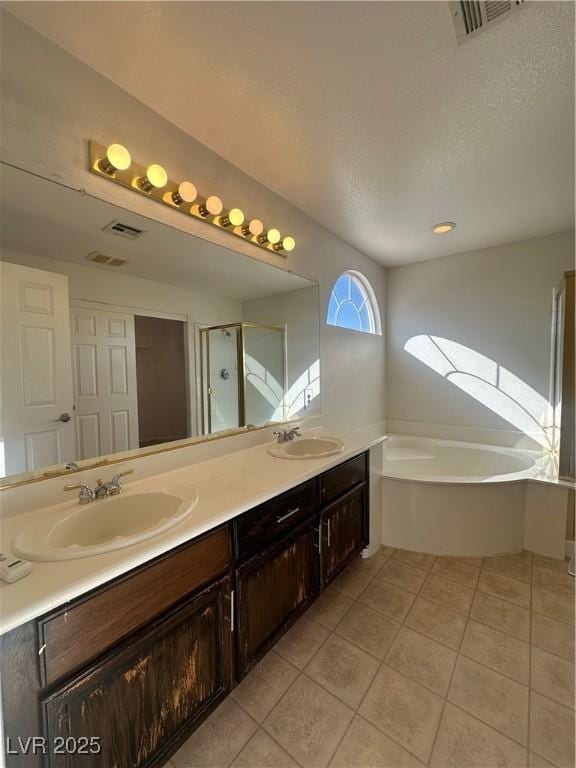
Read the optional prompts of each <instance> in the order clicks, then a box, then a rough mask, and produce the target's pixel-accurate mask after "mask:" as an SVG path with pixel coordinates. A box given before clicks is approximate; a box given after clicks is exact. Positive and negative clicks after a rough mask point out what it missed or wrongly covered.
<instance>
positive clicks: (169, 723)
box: [42, 579, 231, 768]
mask: <svg viewBox="0 0 576 768" xmlns="http://www.w3.org/2000/svg"><path fill="white" fill-rule="evenodd" d="M118 610H122V606H118ZM229 618H230V584H229V580H228V579H223V580H221V581H219V582H217V583H216V584H214V585H213V586H211V587H209V588H208V589H207V590H205V591H204V592H202V593H200V594H199V595H198V596H196V597H195V598H192V599H191V600H190V601H189V602H188V603H187V604H184V605H180V606H179V608H178V609H177V610H174V611H173V612H171V613H170V614H168V615H167V616H164V617H163V618H162V619H160V620H158V621H157V622H155V623H154V624H153V625H151V626H149V627H148V628H147V629H146V630H144V631H143V632H142V633H141V634H140V635H139V636H137V637H136V638H135V639H132V640H131V641H128V642H126V643H125V644H123V645H122V646H121V647H120V649H116V650H115V651H113V652H111V653H109V654H108V655H107V656H105V657H104V658H103V659H102V660H101V661H100V662H99V663H97V664H95V665H94V666H93V667H91V668H89V669H88V670H87V671H86V672H85V673H84V674H82V675H79V676H78V677H76V678H73V679H72V680H71V681H70V682H69V683H67V684H66V685H65V686H63V687H61V688H60V689H58V690H56V691H55V692H54V693H53V694H52V695H50V696H49V697H48V698H46V699H44V700H43V701H42V714H43V717H44V724H45V734H46V737H47V740H48V743H49V745H50V750H51V752H52V754H51V755H50V757H49V759H48V764H49V765H50V766H51V768H52V767H57V768H61V767H62V768H63V767H64V766H66V768H72V767H73V766H77V765H80V764H81V765H82V766H84V767H85V768H96V767H98V768H140V767H141V766H148V765H152V764H156V763H157V762H158V764H160V763H161V762H162V756H163V755H166V756H167V753H168V751H170V748H171V747H173V746H174V745H175V744H176V743H177V742H178V741H179V740H180V738H181V737H183V736H184V735H186V734H187V733H188V731H189V730H190V729H191V726H192V725H193V724H194V723H195V722H196V721H198V720H199V719H200V718H202V717H203V716H204V715H205V714H207V713H208V711H210V710H211V709H212V708H213V706H214V705H215V704H216V703H217V702H218V701H219V700H220V699H221V698H222V697H223V696H224V695H225V694H226V692H227V691H228V690H229V688H230V684H231V654H230V637H231V635H230V624H229ZM70 737H71V738H70ZM79 737H88V738H90V737H99V740H100V744H101V751H100V753H99V754H94V755H91V754H71V753H68V754H55V753H54V752H55V750H54V746H55V744H57V743H58V740H59V739H60V738H64V739H66V738H68V739H69V740H68V742H65V745H66V750H71V749H73V748H74V742H73V741H72V739H79ZM78 744H81V742H80V741H77V745H78ZM88 750H89V748H88Z"/></svg>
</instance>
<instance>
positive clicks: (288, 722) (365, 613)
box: [170, 548, 574, 768]
mask: <svg viewBox="0 0 576 768" xmlns="http://www.w3.org/2000/svg"><path fill="white" fill-rule="evenodd" d="M424 765H425V766H431V768H467V767H468V766H470V767H472V766H473V767H475V768H520V767H521V766H530V767H531V768H543V767H544V766H556V768H572V767H573V766H574V579H572V578H571V577H570V576H568V575H567V573H566V565H565V563H562V562H561V561H556V560H551V559H549V558H545V557H540V556H538V555H534V556H533V555H531V554H530V553H528V552H521V553H518V554H514V555H503V556H500V557H492V558H485V559H483V558H451V557H450V558H448V557H434V556H432V555H424V554H420V553H416V552H406V551H401V550H396V551H394V550H391V549H389V548H382V549H381V551H380V552H379V553H378V554H377V555H375V556H374V557H372V558H370V559H369V560H361V559H357V560H356V561H355V562H354V563H352V564H351V565H350V566H349V567H348V568H347V569H346V571H344V572H343V573H342V574H341V575H340V576H339V577H338V578H337V579H336V581H335V582H334V583H333V585H332V586H330V587H329V588H328V589H327V590H326V592H325V593H324V594H323V595H322V596H321V597H320V598H319V599H318V600H317V601H316V603H315V604H314V605H313V606H312V607H311V608H310V609H309V610H308V611H307V613H306V615H305V616H303V617H302V618H301V619H300V620H299V621H298V622H297V624H295V625H294V627H292V629H291V630H290V631H289V632H288V633H287V634H286V635H285V636H284V637H283V638H282V639H281V640H280V641H279V642H278V644H277V645H276V646H275V647H274V649H273V650H272V651H270V652H269V653H268V655H267V656H266V657H265V658H264V659H263V660H262V661H261V662H260V663H259V664H258V666H257V667H255V669H254V670H253V671H252V672H251V673H250V675H249V676H248V677H247V678H246V679H245V680H244V681H243V682H242V683H241V684H240V685H239V686H238V687H237V688H236V690H235V691H233V693H232V694H231V696H230V697H228V699H226V701H224V702H223V703H222V704H221V705H220V706H219V707H218V709H217V710H216V711H215V712H214V713H213V714H212V715H211V716H210V718H209V719H208V720H207V721H206V722H205V723H204V724H203V725H202V726H201V727H200V728H199V729H198V731H196V733H194V734H193V735H192V736H191V738H190V739H189V740H188V741H187V742H186V743H185V744H184V746H183V747H182V748H181V749H180V750H179V751H178V752H177V753H176V754H175V755H174V756H173V758H172V761H171V763H170V767H171V768H227V766H233V767H234V768H283V767H284V766H286V768H298V766H302V768H316V767H318V768H320V767H321V766H334V767H336V766H337V767H338V768H384V767H386V768H416V767H417V766H424Z"/></svg>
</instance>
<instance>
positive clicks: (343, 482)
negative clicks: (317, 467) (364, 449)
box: [320, 453, 368, 504]
mask: <svg viewBox="0 0 576 768" xmlns="http://www.w3.org/2000/svg"><path fill="white" fill-rule="evenodd" d="M366 462H367V454H365V453H363V454H361V455H360V456H356V457H355V458H353V459H350V460H349V461H345V462H344V464H340V465H339V466H337V467H334V469H331V470H329V471H328V472H325V473H324V474H323V475H320V500H321V502H322V504H326V503H327V502H328V501H331V500H332V499H335V498H336V497H337V496H340V494H341V493H345V492H346V491H349V490H350V489H351V488H353V487H354V486H355V485H359V484H360V483H363V482H364V481H365V480H366V478H367V477H368V471H367V467H366Z"/></svg>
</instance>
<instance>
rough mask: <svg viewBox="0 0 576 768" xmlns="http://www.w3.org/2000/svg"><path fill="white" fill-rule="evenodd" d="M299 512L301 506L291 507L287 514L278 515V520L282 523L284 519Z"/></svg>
mask: <svg viewBox="0 0 576 768" xmlns="http://www.w3.org/2000/svg"><path fill="white" fill-rule="evenodd" d="M297 512H300V507H294V509H289V510H288V512H286V514H285V515H281V516H280V517H277V518H276V522H277V523H282V522H283V521H284V520H288V518H289V517H292V515H295V514H296V513H297Z"/></svg>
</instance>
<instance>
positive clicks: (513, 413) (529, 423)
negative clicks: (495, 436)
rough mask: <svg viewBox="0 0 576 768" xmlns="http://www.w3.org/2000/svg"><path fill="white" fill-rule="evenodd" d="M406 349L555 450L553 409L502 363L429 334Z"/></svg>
mask: <svg viewBox="0 0 576 768" xmlns="http://www.w3.org/2000/svg"><path fill="white" fill-rule="evenodd" d="M404 349H405V350H406V352H409V353H410V354H411V355H413V356H414V357H415V358H417V359H418V360H420V362H422V363H425V364H426V365H427V366H428V367H429V368H432V370H434V371H436V373H439V374H440V375H441V376H443V377H444V378H445V379H447V380H448V381H449V382H450V383H451V384H454V385H455V386H457V387H458V388H459V389H461V390H463V391H464V392H466V393H467V394H468V395H470V396H471V397H473V398H474V399H475V400H476V401H478V402H479V403H481V404H482V405H484V406H485V407H486V408H489V409H490V410H491V411H492V412H493V413H495V414H496V415H497V416H500V417H501V418H502V419H505V420H506V421H507V422H509V423H510V424H512V426H514V427H516V429H518V430H520V431H521V432H523V433H524V434H526V435H527V436H528V437H530V438H532V439H533V440H535V441H536V442H537V443H539V444H540V445H541V446H543V447H545V448H548V449H551V448H552V439H551V437H552V423H553V421H552V406H551V405H550V403H549V402H548V400H546V398H544V397H542V395H540V394H539V393H538V392H536V390H534V389H532V387H530V386H529V385H528V384H526V382H525V381H522V379H519V378H518V376H515V375H514V374H513V373H511V372H510V371H509V370H507V369H506V368H504V367H502V366H501V365H500V364H499V363H497V362H495V361H494V360H490V358H488V357H485V356H484V355H481V354H480V353H479V352H476V351H475V350H473V349H470V348H469V347H465V346H464V345H463V344H459V343H458V342H456V341H450V339H443V338H441V337H439V336H429V335H428V334H422V335H419V336H413V337H412V338H411V339H408V341H407V342H406V344H405V345H404Z"/></svg>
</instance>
